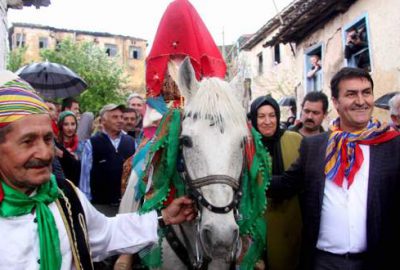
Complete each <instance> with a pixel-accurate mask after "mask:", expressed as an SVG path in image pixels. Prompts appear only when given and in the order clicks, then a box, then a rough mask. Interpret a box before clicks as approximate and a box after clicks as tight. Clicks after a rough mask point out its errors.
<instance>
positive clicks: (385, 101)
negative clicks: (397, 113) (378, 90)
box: [375, 91, 400, 110]
mask: <svg viewBox="0 0 400 270" xmlns="http://www.w3.org/2000/svg"><path fill="white" fill-rule="evenodd" d="M399 93H400V92H399V91H394V92H390V93H387V94H385V95H383V96H381V97H380V98H378V99H377V100H375V106H376V107H378V108H382V109H385V110H389V100H390V99H391V98H392V97H394V96H395V95H396V94H399Z"/></svg>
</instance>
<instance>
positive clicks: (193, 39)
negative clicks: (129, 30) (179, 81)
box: [146, 0, 226, 97]
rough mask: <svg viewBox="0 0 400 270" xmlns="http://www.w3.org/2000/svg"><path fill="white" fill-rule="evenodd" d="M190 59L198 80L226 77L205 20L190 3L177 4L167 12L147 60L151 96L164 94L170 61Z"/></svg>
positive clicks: (177, 0)
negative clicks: (166, 73)
mask: <svg viewBox="0 0 400 270" xmlns="http://www.w3.org/2000/svg"><path fill="white" fill-rule="evenodd" d="M172 56H190V59H191V63H192V65H193V68H194V70H195V72H196V77H197V79H200V78H201V77H220V78H224V77H225V72H226V64H225V61H224V60H223V58H222V56H221V53H220V51H219V50H218V47H217V45H216V44H215V42H214V40H213V38H212V36H211V35H210V33H209V32H208V29H207V27H206V26H205V24H204V22H203V20H202V19H201V18H200V16H199V14H198V13H197V11H196V10H195V8H194V7H193V6H192V5H191V4H190V2H189V1H187V0H175V1H174V2H172V3H171V4H170V5H169V6H168V8H167V10H166V11H165V13H164V15H163V17H162V19H161V21H160V24H159V26H158V29H157V33H156V37H155V39H154V43H153V47H152V49H151V51H150V54H149V56H148V57H147V59H146V85H147V96H148V97H155V96H158V95H160V94H161V91H162V90H161V89H162V84H163V81H164V76H165V72H166V70H167V68H168V61H169V59H170V58H171V57H172Z"/></svg>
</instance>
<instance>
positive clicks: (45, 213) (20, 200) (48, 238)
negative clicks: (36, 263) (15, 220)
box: [0, 175, 62, 270]
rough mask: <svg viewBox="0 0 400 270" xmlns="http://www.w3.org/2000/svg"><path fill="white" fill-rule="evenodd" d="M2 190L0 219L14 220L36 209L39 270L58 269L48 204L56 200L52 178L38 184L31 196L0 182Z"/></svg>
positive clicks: (55, 233)
mask: <svg viewBox="0 0 400 270" xmlns="http://www.w3.org/2000/svg"><path fill="white" fill-rule="evenodd" d="M0 182H1V185H2V187H3V190H4V200H3V201H2V202H1V203H0V216H1V217H5V218H7V217H16V216H22V215H26V214H29V213H32V210H34V209H36V217H37V221H38V230H39V243H40V269H41V270H51V269H60V268H61V259H62V258H61V251H60V239H59V236H58V230H57V227H56V222H55V220H54V217H53V214H52V213H51V211H50V209H49V207H48V206H47V205H48V204H50V203H52V202H54V201H55V200H56V199H57V198H58V197H59V192H58V186H57V183H56V179H55V177H54V175H51V178H50V181H49V182H47V183H45V184H43V185H41V186H40V187H39V188H38V189H37V191H36V192H37V193H36V194H35V195H34V196H31V197H29V196H28V195H26V194H25V193H22V192H20V191H17V190H14V189H13V188H11V187H10V186H8V185H6V184H5V183H4V181H0Z"/></svg>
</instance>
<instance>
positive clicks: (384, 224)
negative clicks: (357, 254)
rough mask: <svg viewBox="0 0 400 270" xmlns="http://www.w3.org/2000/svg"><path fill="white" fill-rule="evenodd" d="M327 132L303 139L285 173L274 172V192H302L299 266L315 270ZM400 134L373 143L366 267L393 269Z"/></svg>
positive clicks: (399, 215)
mask: <svg viewBox="0 0 400 270" xmlns="http://www.w3.org/2000/svg"><path fill="white" fill-rule="evenodd" d="M327 142H328V133H322V134H319V135H316V136H311V137H305V138H304V139H303V141H302V144H301V146H300V157H299V159H298V160H297V161H296V162H295V163H294V164H293V165H292V166H291V167H290V168H289V170H288V171H286V172H285V173H284V174H283V175H282V176H274V177H273V180H272V182H271V185H270V189H269V192H270V195H272V196H274V197H280V196H281V197H287V196H291V195H293V194H297V193H299V192H302V193H301V209H302V217H303V233H302V235H303V238H302V239H303V242H302V251H301V253H302V256H301V266H302V267H301V269H304V270H309V269H312V263H313V258H314V255H315V251H316V244H317V241H318V234H319V229H320V222H321V209H322V200H323V195H324V187H325V174H324V167H325V163H324V157H325V151H326V147H327ZM399 194H400V137H397V138H395V139H393V140H391V141H388V142H385V143H381V144H378V145H371V146H370V168H369V179H368V194H367V197H368V199H367V221H366V222H367V239H366V240H367V250H366V252H367V269H368V270H376V269H393V268H392V267H391V266H390V265H397V264H398V259H397V257H398V245H399V243H400V229H399V228H400V195H399Z"/></svg>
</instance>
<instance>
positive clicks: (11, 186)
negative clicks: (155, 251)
mask: <svg viewBox="0 0 400 270" xmlns="http://www.w3.org/2000/svg"><path fill="white" fill-rule="evenodd" d="M53 138H54V135H53V131H52V128H51V118H50V116H49V112H48V108H47V107H46V105H45V103H44V102H43V100H42V99H41V98H40V97H38V96H37V95H36V94H35V93H34V91H33V89H32V88H31V87H30V86H29V85H28V84H27V83H26V82H24V81H23V80H21V79H19V78H18V77H17V76H15V75H14V74H12V73H10V72H4V71H3V72H0V231H1V233H2V237H1V241H0V269H40V270H50V269H51V270H53V269H54V270H58V269H93V263H92V260H93V261H99V260H102V259H104V258H105V257H108V256H111V255H114V254H117V253H119V252H122V251H123V252H129V253H136V252H138V251H139V250H140V249H142V248H144V247H147V246H149V245H152V244H154V243H155V242H157V240H158V236H157V227H158V223H157V220H161V219H162V220H164V222H165V223H167V224H168V223H169V224H171V223H181V222H183V221H185V220H191V219H192V218H193V216H194V213H193V207H192V201H191V200H189V199H188V198H186V197H181V198H178V199H176V200H175V201H174V202H173V203H172V204H171V205H170V206H168V207H167V208H165V209H163V210H162V211H161V212H159V213H157V212H156V211H152V212H150V213H147V214H143V215H138V214H135V213H128V214H120V215H118V216H116V217H113V218H107V217H105V216H104V215H103V214H101V213H99V212H98V211H97V210H96V209H95V208H94V207H93V206H92V205H91V204H90V203H89V201H88V200H87V199H86V196H85V195H83V193H82V192H81V191H80V190H79V189H77V188H75V187H74V186H73V185H72V184H71V183H70V182H69V181H67V180H61V181H60V179H56V178H55V177H54V175H52V173H51V171H52V170H51V163H52V160H53V156H54V143H53V141H54V139H53ZM122 228H123V229H122Z"/></svg>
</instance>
